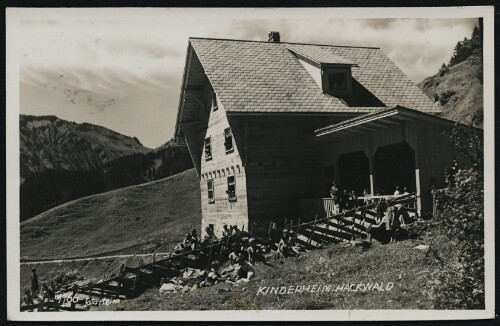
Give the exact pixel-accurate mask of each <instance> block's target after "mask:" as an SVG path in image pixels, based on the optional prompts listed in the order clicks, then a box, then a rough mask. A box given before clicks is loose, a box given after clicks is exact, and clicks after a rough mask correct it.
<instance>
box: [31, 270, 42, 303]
mask: <svg viewBox="0 0 500 326" xmlns="http://www.w3.org/2000/svg"><path fill="white" fill-rule="evenodd" d="M38 290H40V286H39V285H38V275H37V274H36V268H34V267H33V268H32V269H31V293H32V294H33V296H36V295H37V293H38Z"/></svg>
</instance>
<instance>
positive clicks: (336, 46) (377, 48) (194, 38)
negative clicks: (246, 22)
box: [189, 36, 380, 50]
mask: <svg viewBox="0 0 500 326" xmlns="http://www.w3.org/2000/svg"><path fill="white" fill-rule="evenodd" d="M189 39H190V40H213V41H236V42H250V43H266V44H292V45H293V44H297V45H314V46H329V47H335V48H356V49H374V50H380V47H376V46H356V45H332V44H315V43H298V42H276V43H275V42H268V41H255V40H238V39H230V38H213V37H196V36H190V37H189Z"/></svg>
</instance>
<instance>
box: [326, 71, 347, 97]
mask: <svg viewBox="0 0 500 326" xmlns="http://www.w3.org/2000/svg"><path fill="white" fill-rule="evenodd" d="M322 75H323V78H322V79H323V92H325V93H327V94H330V95H333V96H350V95H351V92H352V75H351V68H350V67H325V68H324V70H323V71H322Z"/></svg>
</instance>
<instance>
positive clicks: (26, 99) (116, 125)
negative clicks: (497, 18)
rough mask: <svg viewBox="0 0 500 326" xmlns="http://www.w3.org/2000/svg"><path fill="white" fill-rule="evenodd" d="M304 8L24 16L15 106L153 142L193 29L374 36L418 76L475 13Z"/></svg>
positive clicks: (433, 66) (433, 68) (167, 127)
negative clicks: (383, 15)
mask: <svg viewBox="0 0 500 326" xmlns="http://www.w3.org/2000/svg"><path fill="white" fill-rule="evenodd" d="M304 17H305V18H297V17H295V18H292V19H249V18H245V17H237V18H235V17H233V16H230V15H225V16H222V17H218V18H214V17H212V16H211V15H209V14H207V15H201V14H200V15H193V16H189V17H188V16H185V15H181V14H175V13H170V14H168V15H165V14H164V13H162V12H159V13H158V15H157V16H154V17H153V19H145V18H141V16H140V15H138V16H137V18H135V19H129V20H120V19H119V17H118V16H117V19H116V20H102V19H101V20H94V19H93V18H92V17H89V18H88V20H45V21H43V20H40V21H35V20H30V21H22V22H21V24H20V35H19V44H20V78H21V83H22V87H21V94H20V95H21V99H22V101H21V108H20V110H21V112H22V113H29V114H55V115H59V116H60V117H61V118H65V119H68V120H72V121H88V122H91V123H97V124H101V125H103V126H105V127H108V128H111V129H114V130H117V131H119V132H122V133H124V134H127V135H131V136H137V137H138V138H139V139H140V140H141V141H142V142H143V143H144V144H146V145H148V146H151V147H154V146H157V145H160V144H162V143H164V142H165V141H166V140H168V138H169V137H171V136H172V135H173V129H174V125H175V118H176V113H177V106H178V99H179V92H180V84H181V80H182V74H183V70H184V63H185V56H186V49H187V44H188V38H189V37H191V36H196V37H212V38H233V39H247V40H261V41H267V36H268V32H269V31H271V30H273V31H279V32H280V34H281V40H282V41H283V42H298V43H301V42H302V43H319V44H335V45H357V46H377V47H380V48H381V49H382V51H383V52H384V53H386V54H387V55H388V56H389V57H390V58H391V59H392V60H393V61H394V62H395V63H396V64H397V65H398V66H399V67H400V68H401V69H402V70H403V71H404V72H405V73H406V74H407V75H408V76H409V77H410V78H411V79H412V80H413V81H415V82H419V81H421V80H422V79H423V78H425V77H427V76H429V75H432V74H434V73H436V72H437V71H438V69H439V67H440V66H441V64H442V63H443V62H447V61H448V60H449V59H450V57H451V54H452V52H453V49H454V47H455V44H456V42H457V41H459V40H462V39H463V38H464V37H466V36H467V37H469V36H470V34H471V32H472V28H473V26H474V24H475V23H476V20H475V19H358V20H356V19H331V18H328V19H327V18H325V19H318V18H314V19H308V18H307V16H306V15H305V16H304ZM325 17H328V16H325ZM49 111H50V112H49Z"/></svg>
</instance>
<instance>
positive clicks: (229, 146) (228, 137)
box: [224, 128, 234, 153]
mask: <svg viewBox="0 0 500 326" xmlns="http://www.w3.org/2000/svg"><path fill="white" fill-rule="evenodd" d="M224 139H225V140H224V146H225V147H226V153H231V152H232V151H233V149H234V148H233V134H232V132H231V128H227V129H224Z"/></svg>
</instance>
